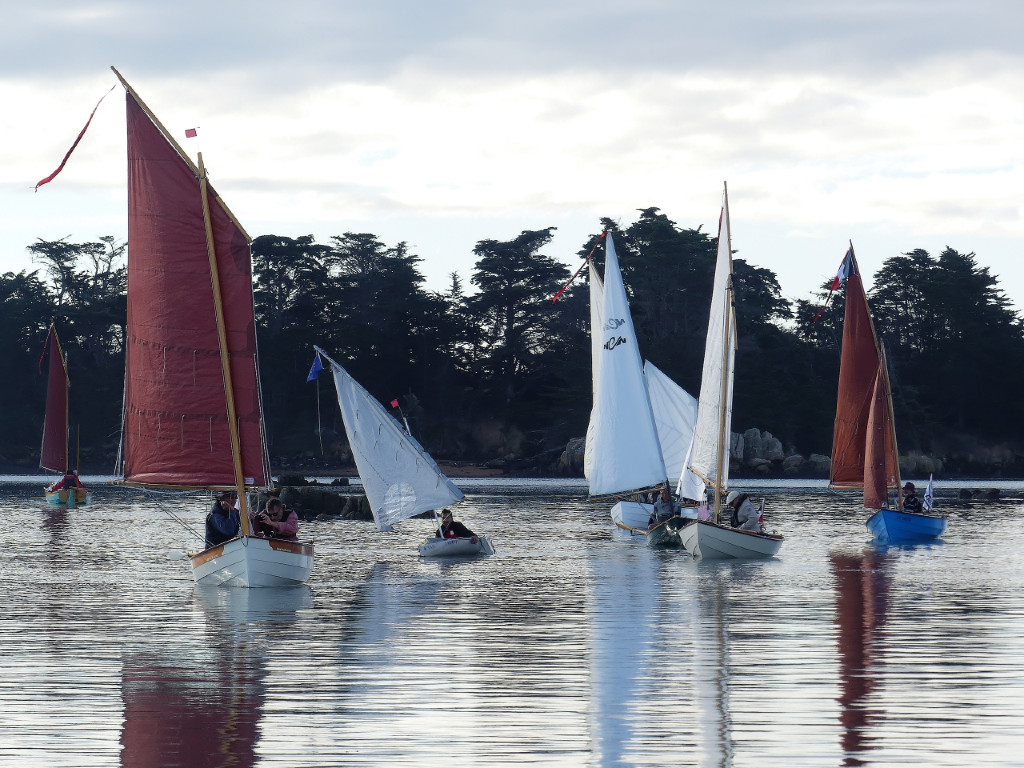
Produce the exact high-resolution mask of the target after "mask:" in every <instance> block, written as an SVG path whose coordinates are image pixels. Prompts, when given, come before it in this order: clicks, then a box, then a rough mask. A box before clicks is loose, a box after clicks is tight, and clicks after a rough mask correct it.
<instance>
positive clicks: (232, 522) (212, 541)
mask: <svg viewBox="0 0 1024 768" xmlns="http://www.w3.org/2000/svg"><path fill="white" fill-rule="evenodd" d="M237 499H238V494H237V493H235V492H234V491H224V493H222V494H220V495H219V496H218V497H217V498H216V499H215V500H214V502H213V509H211V510H210V514H208V515H207V516H206V548H207V549H209V548H210V547H215V546H217V545H218V544H223V543H224V542H225V541H228V540H230V539H233V538H235V536H237V535H238V527H239V525H240V524H241V520H240V518H239V516H238V508H237V507H235V501H236V500H237Z"/></svg>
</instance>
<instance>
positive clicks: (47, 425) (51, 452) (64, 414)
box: [39, 325, 68, 472]
mask: <svg viewBox="0 0 1024 768" xmlns="http://www.w3.org/2000/svg"><path fill="white" fill-rule="evenodd" d="M46 346H47V351H48V353H49V356H50V368H49V373H48V377H47V381H46V416H45V418H44V419H43V445H42V448H40V450H39V466H40V467H42V468H43V469H48V470H50V471H51V472H67V471H68V369H67V364H66V362H65V360H64V353H63V352H62V351H61V348H60V341H59V340H58V339H57V330H56V329H55V328H54V327H53V326H52V325H51V326H50V332H49V333H48V334H47V335H46Z"/></svg>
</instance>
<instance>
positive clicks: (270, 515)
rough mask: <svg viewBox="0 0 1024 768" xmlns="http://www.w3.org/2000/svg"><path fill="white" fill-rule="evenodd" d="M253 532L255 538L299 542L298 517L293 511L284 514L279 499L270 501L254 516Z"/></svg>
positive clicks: (282, 505)
mask: <svg viewBox="0 0 1024 768" xmlns="http://www.w3.org/2000/svg"><path fill="white" fill-rule="evenodd" d="M253 530H254V531H256V535H257V536H263V537H264V538H267V539H285V540H287V541H298V540H299V536H298V534H299V516H298V514H296V512H295V510H293V509H289V510H288V511H287V513H285V508H284V504H283V503H282V502H281V500H280V499H270V500H269V501H268V502H267V506H266V508H265V509H264V510H263V511H262V512H260V513H259V514H258V515H256V518H255V520H254V521H253Z"/></svg>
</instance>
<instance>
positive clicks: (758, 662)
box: [0, 481, 1024, 768]
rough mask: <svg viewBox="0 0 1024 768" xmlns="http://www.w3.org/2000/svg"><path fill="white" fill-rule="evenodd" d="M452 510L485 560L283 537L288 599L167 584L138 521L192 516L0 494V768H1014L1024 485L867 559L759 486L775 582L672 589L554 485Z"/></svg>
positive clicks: (828, 497)
mask: <svg viewBox="0 0 1024 768" xmlns="http://www.w3.org/2000/svg"><path fill="white" fill-rule="evenodd" d="M460 484H461V485H462V486H463V487H464V489H465V490H466V491H467V496H468V502H467V503H466V504H464V505H463V506H462V507H461V508H460V509H461V512H460V515H459V517H460V518H461V519H463V520H465V521H466V522H467V523H468V524H469V525H470V526H471V527H474V528H475V529H477V530H479V531H484V532H486V533H488V534H490V535H491V537H492V540H493V541H494V543H495V546H496V548H497V550H498V551H497V554H496V555H495V556H494V557H491V558H489V559H482V560H476V561H470V562H458V563H451V562H449V563H438V562H428V561H421V560H420V559H419V558H418V557H417V556H416V549H415V545H416V543H417V540H418V539H419V538H420V537H421V536H422V535H424V534H426V532H427V530H428V528H429V523H428V522H426V521H409V522H408V523H404V524H403V525H402V530H401V531H400V532H397V533H392V534H381V533H377V532H376V530H375V529H374V528H373V527H372V526H371V525H370V524H368V523H356V522H309V523H304V524H303V534H304V536H308V537H311V538H313V539H314V540H315V541H316V542H317V544H318V550H317V561H316V565H315V567H314V571H313V577H312V579H311V583H310V584H309V586H308V587H304V588H298V589H291V590H230V589H217V588H214V589H204V588H197V587H196V586H195V585H194V583H193V582H192V580H191V575H190V573H189V568H188V563H187V561H185V560H182V559H180V553H181V550H182V549H183V548H185V547H190V546H192V545H193V544H194V542H192V541H190V540H189V539H188V535H187V533H185V532H184V531H183V529H182V528H181V527H180V526H179V525H178V524H177V523H175V522H173V521H170V520H169V519H168V518H167V517H166V516H165V515H164V514H163V513H162V512H161V509H163V508H165V507H170V508H173V509H175V510H177V511H179V512H181V513H183V514H184V515H185V516H186V518H187V519H188V520H190V521H191V522H193V523H194V524H195V525H196V526H197V527H198V526H201V523H202V519H203V516H204V514H205V510H206V503H205V501H204V500H203V497H202V496H192V497H160V496H152V495H146V494H143V493H140V492H136V491H132V490H126V489H115V488H107V487H102V486H100V487H96V488H95V497H96V499H97V501H96V503H94V505H93V506H92V507H89V508H85V509H77V510H72V511H66V510H56V509H52V508H48V507H46V506H45V505H44V504H42V503H41V501H40V499H39V497H40V493H39V491H40V487H41V484H40V482H33V483H31V484H24V483H11V482H8V483H7V484H0V512H2V514H3V516H4V518H5V519H6V520H7V521H8V522H7V525H8V531H9V534H8V537H7V540H6V541H5V543H4V546H3V552H2V555H0V557H2V560H0V563H2V567H3V570H2V572H3V576H4V582H5V584H6V586H7V589H6V590H5V595H6V598H7V599H6V601H5V606H4V608H3V610H2V611H0V638H3V641H4V651H3V657H2V659H3V663H2V664H0V765H2V766H19V767H21V766H47V767H49V766H75V767H76V768H83V767H88V766H116V765H123V766H189V767H190V768H194V767H202V766H271V765H274V766H336V765H366V766H383V765H389V766H391V765H400V766H433V765H446V766H448V765H450V766H476V765H494V766H497V765H509V764H531V765H581V766H616V765H643V766H648V765H650V766H660V765H665V766H669V765H671V766H680V765H699V766H766V765H778V766H800V765H805V766H816V767H817V766H844V765H868V766H883V765H909V764H918V765H938V766H963V765H965V764H971V765H1000V766H1002V765H1024V589H1022V587H1024V554H1022V552H1024V525H1022V522H1024V501H1022V497H1024V485H1021V484H1014V483H1002V484H1001V487H1002V488H1003V492H1002V496H1001V498H1000V499H999V500H997V501H994V502H980V501H976V502H963V503H961V502H955V501H954V500H953V499H952V498H948V499H947V498H940V501H942V502H943V505H944V506H945V507H946V508H947V509H948V510H950V512H951V518H952V519H951V524H950V530H949V532H948V533H947V535H946V537H945V541H944V543H939V544H933V545H931V546H920V547H900V548H887V549H886V548H877V547H874V546H871V545H869V544H868V543H867V534H866V531H865V529H864V527H863V515H862V514H861V513H860V511H859V510H857V509H856V508H855V507H856V501H855V499H854V498H853V497H850V496H848V495H844V496H839V495H835V494H832V493H830V492H828V491H826V490H824V489H822V488H803V489H801V488H795V487H790V488H782V489H777V488H776V489H770V488H764V489H761V488H758V489H757V495H758V496H759V495H761V493H762V491H763V493H764V494H765V495H767V496H768V497H769V502H768V507H767V509H768V515H767V516H768V518H769V519H768V522H769V525H770V527H774V528H777V529H778V530H780V531H781V532H783V533H785V534H786V535H787V537H788V538H787V541H786V543H785V544H784V545H783V548H782V551H781V552H780V554H779V556H778V557H777V558H776V559H773V560H769V561H761V562H742V563H737V562H733V563H700V562H695V561H693V560H692V559H690V558H688V557H687V556H685V555H684V554H682V553H679V552H659V551H651V550H648V549H647V548H646V547H644V546H643V545H642V544H641V543H640V542H638V541H635V540H629V539H628V538H621V537H619V536H617V535H615V534H614V533H613V530H612V527H611V524H610V522H609V517H608V511H607V509H606V508H605V507H604V506H601V505H589V504H587V503H586V502H585V501H584V499H585V495H586V491H585V487H584V486H583V485H582V484H580V483H571V484H569V485H567V484H566V483H564V482H562V481H558V482H549V481H517V482H509V481H474V482H469V481H466V482H461V481H460ZM992 485H994V484H992V483H985V484H984V486H983V487H986V488H987V487H990V486H992Z"/></svg>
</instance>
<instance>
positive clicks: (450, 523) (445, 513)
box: [434, 509, 479, 544]
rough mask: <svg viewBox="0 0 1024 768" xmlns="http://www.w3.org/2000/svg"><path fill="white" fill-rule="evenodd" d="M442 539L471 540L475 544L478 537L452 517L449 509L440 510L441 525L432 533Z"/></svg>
mask: <svg viewBox="0 0 1024 768" xmlns="http://www.w3.org/2000/svg"><path fill="white" fill-rule="evenodd" d="M434 536H439V537H441V538H443V539H472V540H473V543H474V544H476V543H477V541H479V537H478V536H477V535H476V534H475V533H473V532H472V531H471V530H469V528H467V527H466V526H464V525H463V524H462V523H460V522H459V521H458V520H456V519H455V518H454V517H453V516H452V511H451V510H450V509H443V510H441V525H440V527H439V528H438V529H437V531H436V532H435V533H434Z"/></svg>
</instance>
